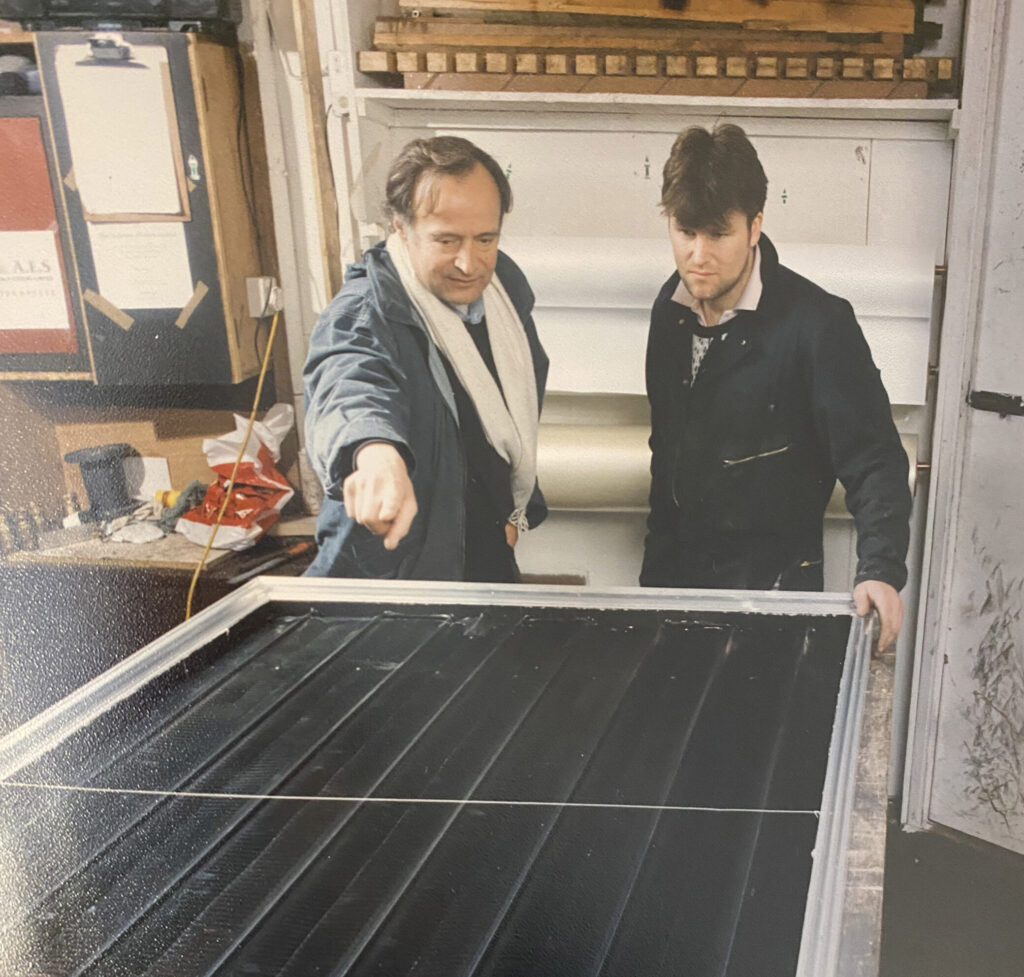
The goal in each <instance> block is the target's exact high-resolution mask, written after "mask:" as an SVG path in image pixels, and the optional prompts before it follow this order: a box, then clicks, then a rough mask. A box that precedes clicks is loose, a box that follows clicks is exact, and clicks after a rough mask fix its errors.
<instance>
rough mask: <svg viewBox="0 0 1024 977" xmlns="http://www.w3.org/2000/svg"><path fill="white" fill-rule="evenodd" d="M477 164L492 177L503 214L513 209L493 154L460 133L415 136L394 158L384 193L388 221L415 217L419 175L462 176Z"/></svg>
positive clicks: (510, 190)
mask: <svg viewBox="0 0 1024 977" xmlns="http://www.w3.org/2000/svg"><path fill="white" fill-rule="evenodd" d="M477 165H480V166H482V167H484V169H486V170H487V172H488V173H490V174H491V176H492V177H493V179H494V182H495V184H496V185H497V187H498V196H499V198H500V199H501V215H502V217H504V216H505V214H507V213H508V212H509V211H510V210H511V209H512V187H510V186H509V182H508V178H507V177H506V176H505V174H504V173H502V171H501V167H500V166H499V165H498V163H497V161H496V160H495V159H494V157H493V156H490V155H488V154H487V153H485V152H484V151H483V150H482V149H481V148H480V147H479V146H475V145H474V144H473V143H471V142H470V141H469V140H468V139H463V138H461V137H460V136H434V137H433V138H432V139H414V140H413V141H412V142H411V143H409V144H408V145H407V146H406V147H405V148H404V149H403V150H402V151H401V152H400V153H399V154H398V156H396V157H395V160H394V162H393V163H392V164H391V169H390V170H389V171H388V179H387V184H386V189H385V193H384V212H385V216H386V217H387V219H388V221H390V220H392V219H393V218H395V217H397V218H399V220H402V221H404V222H405V223H408V224H411V223H412V221H413V218H414V217H415V216H416V191H417V186H418V184H419V182H420V178H421V177H423V176H424V175H427V176H431V175H433V174H442V175H444V176H465V175H466V174H467V173H469V171H470V170H472V169H473V168H474V167H475V166H477Z"/></svg>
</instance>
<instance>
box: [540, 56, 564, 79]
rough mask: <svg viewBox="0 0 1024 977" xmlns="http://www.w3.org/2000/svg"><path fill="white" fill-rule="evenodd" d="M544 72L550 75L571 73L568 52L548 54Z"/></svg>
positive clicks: (545, 57)
mask: <svg viewBox="0 0 1024 977" xmlns="http://www.w3.org/2000/svg"><path fill="white" fill-rule="evenodd" d="M544 73H545V74H548V75H567V74H569V56H568V55H567V54H546V55H545V56H544Z"/></svg>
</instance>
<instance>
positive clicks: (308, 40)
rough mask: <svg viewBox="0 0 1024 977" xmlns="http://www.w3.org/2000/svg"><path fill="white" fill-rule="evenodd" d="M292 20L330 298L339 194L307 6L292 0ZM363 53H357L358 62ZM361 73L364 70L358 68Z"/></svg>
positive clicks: (335, 285) (337, 257)
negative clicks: (329, 145) (332, 164)
mask: <svg viewBox="0 0 1024 977" xmlns="http://www.w3.org/2000/svg"><path fill="white" fill-rule="evenodd" d="M292 17H293V18H294V22H295V40H296V44H297V45H298V55H299V66H300V71H301V72H302V102H303V107H304V108H305V113H306V126H307V127H308V130H309V150H310V153H311V154H312V157H313V183H314V191H315V194H316V202H317V203H316V215H317V228H318V230H319V234H320V260H321V262H322V267H323V276H324V288H325V289H326V290H327V298H328V299H330V298H331V297H332V296H333V295H335V293H336V292H337V291H338V289H340V288H341V277H342V269H341V234H340V232H339V230H338V195H337V194H336V193H335V190H334V174H333V172H332V171H331V162H330V155H329V152H328V148H327V119H326V116H325V113H324V81H323V75H322V74H321V73H320V48H319V44H318V41H317V34H316V23H315V20H314V17H313V10H312V8H311V7H310V5H309V4H308V3H305V2H303V0H292ZM363 53H364V52H360V53H359V58H360V61H361V60H362V56H363ZM370 53H373V54H384V56H385V58H390V59H391V61H392V64H393V62H394V57H395V56H394V55H393V54H390V53H389V52H385V51H374V52H370ZM360 70H361V71H362V70H366V69H364V68H362V66H360ZM392 70H394V69H393V68H392Z"/></svg>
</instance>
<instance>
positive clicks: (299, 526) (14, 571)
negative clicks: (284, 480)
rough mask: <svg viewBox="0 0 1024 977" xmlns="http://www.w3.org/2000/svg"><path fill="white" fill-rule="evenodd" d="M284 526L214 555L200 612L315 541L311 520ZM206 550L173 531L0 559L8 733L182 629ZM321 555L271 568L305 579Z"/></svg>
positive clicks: (203, 580) (0, 638)
mask: <svg viewBox="0 0 1024 977" xmlns="http://www.w3.org/2000/svg"><path fill="white" fill-rule="evenodd" d="M282 528H283V529H284V530H285V533H286V534H285V535H274V536H267V537H264V538H263V539H261V540H259V541H258V542H257V543H256V545H255V546H254V547H252V548H251V549H249V550H245V551H243V552H241V553H233V552H230V551H227V550H211V551H210V556H209V559H208V561H207V566H206V567H205V569H204V570H203V573H202V574H201V576H200V578H199V583H198V586H197V589H196V595H195V599H194V601H193V606H194V609H195V610H200V609H201V608H203V607H206V606H207V605H208V604H212V603H213V602H214V601H216V600H218V599H220V598H221V597H223V596H225V595H226V594H229V593H231V591H232V590H234V589H236V585H234V584H232V583H230V581H231V579H232V578H233V577H234V576H235V575H236V574H239V573H243V572H245V571H246V570H248V569H251V568H253V567H255V566H257V565H259V564H260V563H262V562H264V561H266V560H267V559H269V558H270V557H271V556H273V555H274V554H277V553H280V552H281V551H282V550H284V549H286V548H287V547H288V546H290V545H292V544H293V543H296V542H300V541H302V540H308V539H311V537H310V536H307V535H304V534H305V532H306V531H307V529H309V530H311V527H310V526H309V521H308V520H303V521H301V522H299V521H290V522H289V523H287V524H286V525H285V526H283V527H282ZM299 534H303V535H299ZM201 553H202V547H201V546H196V545H195V544H193V543H190V542H189V541H188V540H187V539H185V538H184V537H183V536H180V535H176V534H170V535H168V536H165V537H163V538H162V539H158V540H155V541H153V542H151V543H116V542H111V541H109V540H108V541H101V540H99V539H91V540H84V541H80V542H75V543H71V544H68V545H64V546H58V547H55V548H53V549H48V550H23V551H19V552H16V553H11V554H9V555H8V556H7V558H6V560H3V561H0V593H2V594H3V600H0V734H3V733H4V732H7V731H8V730H10V729H12V728H13V727H14V726H16V725H18V724H19V723H21V722H24V721H25V720H27V719H29V718H31V717H32V716H33V715H35V714H36V713H37V712H39V711H40V710H42V709H44V708H46V707H47V706H49V705H52V704H53V703H54V702H56V701H57V700H58V699H60V698H62V697H63V696H65V695H67V694H68V693H70V692H72V691H74V690H75V689H76V688H78V687H79V686H80V685H82V684H83V683H84V682H86V681H88V680H89V679H92V678H94V677H95V676H96V675H98V674H100V673H101V672H103V671H105V670H106V669H107V668H110V667H111V666H112V665H114V664H116V663H117V662H119V661H120V660H121V659H123V658H125V657H126V656H127V655H129V654H131V653H132V652H134V651H137V650H138V649H139V648H141V647H142V646H143V645H145V644H147V643H148V642H150V641H153V640H154V639H155V638H158V637H159V636H160V635H162V634H164V633H166V632H167V631H169V630H170V629H171V628H173V627H174V626H175V625H176V624H178V623H180V622H181V621H182V620H183V618H184V616H185V600H186V595H187V593H188V587H189V582H190V580H191V577H192V572H193V571H194V570H195V567H196V564H197V563H198V561H199V557H200V555H201ZM313 555H314V553H313V551H311V552H309V553H307V554H303V556H301V557H299V558H296V559H294V560H292V561H289V562H287V563H284V564H282V565H281V566H279V567H276V568H274V569H273V570H272V571H270V572H271V573H273V574H282V575H299V574H301V573H302V571H303V570H304V569H305V568H306V566H308V564H309V562H310V560H311V559H312V557H313Z"/></svg>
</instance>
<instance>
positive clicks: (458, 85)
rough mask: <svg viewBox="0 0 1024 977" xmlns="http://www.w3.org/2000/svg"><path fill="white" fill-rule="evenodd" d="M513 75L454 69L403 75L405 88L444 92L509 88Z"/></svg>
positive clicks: (493, 90) (495, 90) (494, 90)
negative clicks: (475, 72) (460, 71)
mask: <svg viewBox="0 0 1024 977" xmlns="http://www.w3.org/2000/svg"><path fill="white" fill-rule="evenodd" d="M514 77H516V76H515V75H489V74H487V73H486V72H482V73H480V74H475V75H474V74H468V73H463V74H458V73H457V72H454V71H443V72H439V73H438V74H430V73H429V72H423V73H416V74H409V75H403V76H402V80H403V82H404V83H405V87H406V88H415V89H431V90H434V91H444V92H500V91H504V90H505V89H506V88H510V87H511V86H510V84H509V83H510V81H511V80H512V78H514Z"/></svg>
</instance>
